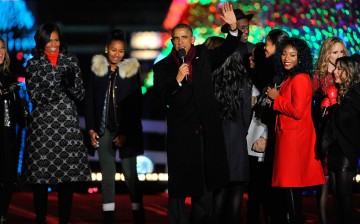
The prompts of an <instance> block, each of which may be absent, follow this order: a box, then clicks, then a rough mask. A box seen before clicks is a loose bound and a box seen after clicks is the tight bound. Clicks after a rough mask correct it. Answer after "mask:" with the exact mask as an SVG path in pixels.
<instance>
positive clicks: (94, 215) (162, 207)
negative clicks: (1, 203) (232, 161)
mask: <svg viewBox="0 0 360 224" xmlns="http://www.w3.org/2000/svg"><path fill="white" fill-rule="evenodd" d="M246 198H247V197H246V195H245V203H244V204H243V209H242V214H243V216H242V217H243V222H242V223H246V215H245V214H246ZM353 198H354V208H355V211H354V223H360V194H354V196H353ZM187 204H188V208H189V207H190V206H189V203H187ZM144 207H145V210H146V213H145V215H146V223H147V224H165V223H167V217H166V214H167V194H166V193H154V194H146V195H144ZM303 210H304V215H305V219H306V223H320V222H319V219H318V214H317V209H316V199H315V196H304V197H303ZM328 214H329V215H328V216H329V217H328V219H329V222H328V224H334V223H335V217H334V216H335V212H334V209H333V200H332V197H331V196H330V197H329V212H328ZM34 218H35V214H34V209H33V206H32V193H30V192H16V193H15V194H14V196H13V199H12V203H11V206H10V211H9V215H8V222H7V223H8V224H23V223H24V224H32V223H35V221H34ZM70 223H71V224H86V223H89V224H92V223H102V214H101V194H100V193H95V194H80V193H76V194H75V195H74V202H73V208H72V216H71V220H70ZM116 223H121V224H130V223H132V214H131V209H130V199H129V196H128V195H127V194H117V195H116ZM47 224H57V193H56V192H51V193H49V203H48V217H47Z"/></svg>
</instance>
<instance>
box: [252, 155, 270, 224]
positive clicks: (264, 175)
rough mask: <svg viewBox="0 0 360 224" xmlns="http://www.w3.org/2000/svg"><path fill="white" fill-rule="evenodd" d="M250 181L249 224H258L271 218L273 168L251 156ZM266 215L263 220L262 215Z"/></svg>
mask: <svg viewBox="0 0 360 224" xmlns="http://www.w3.org/2000/svg"><path fill="white" fill-rule="evenodd" d="M249 164H250V181H249V184H248V202H247V223H249V224H258V223H262V222H261V220H266V219H268V217H270V216H271V213H270V210H271V203H272V201H271V193H272V192H271V189H272V188H271V176H272V166H271V164H269V163H268V162H259V161H258V157H256V156H249ZM262 213H263V214H264V216H263V218H262V217H261V214H262Z"/></svg>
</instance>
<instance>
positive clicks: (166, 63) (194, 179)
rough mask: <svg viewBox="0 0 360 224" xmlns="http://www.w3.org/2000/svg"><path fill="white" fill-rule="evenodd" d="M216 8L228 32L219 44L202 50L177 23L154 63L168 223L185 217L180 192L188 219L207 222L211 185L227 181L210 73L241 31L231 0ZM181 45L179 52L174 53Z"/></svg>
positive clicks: (235, 43) (186, 28)
mask: <svg viewBox="0 0 360 224" xmlns="http://www.w3.org/2000/svg"><path fill="white" fill-rule="evenodd" d="M222 12H223V15H222V16H221V18H222V19H223V20H224V21H225V22H226V23H228V24H229V27H230V28H229V33H230V34H229V35H227V38H226V40H225V42H224V44H223V45H222V46H221V47H219V48H216V49H214V50H208V49H207V48H206V47H205V46H202V45H197V46H194V42H195V37H194V36H193V34H192V28H191V27H190V26H188V25H186V24H178V25H177V26H175V27H174V29H173V30H172V32H171V36H172V43H173V46H174V47H173V49H172V52H171V53H170V54H169V55H168V56H167V57H166V58H164V59H163V60H161V61H160V62H158V63H156V64H155V65H154V74H155V75H154V90H155V92H156V94H157V98H158V99H159V102H161V104H160V106H161V107H163V108H165V109H166V116H167V128H168V129H167V139H166V150H167V158H168V174H169V182H168V183H169V186H168V187H169V205H168V211H169V212H168V217H169V222H170V223H171V224H174V223H179V224H180V223H181V224H183V223H188V215H187V213H186V210H185V197H191V198H192V217H191V219H192V223H212V221H211V220H212V219H211V218H210V211H211V209H212V200H213V194H212V191H213V190H215V189H218V188H220V187H221V186H223V185H224V184H226V183H227V182H228V181H229V173H228V164H227V158H226V151H225V141H224V136H223V131H222V124H221V120H220V114H219V107H218V104H217V102H216V99H215V96H214V88H213V83H212V78H211V77H212V76H211V74H212V71H213V70H214V69H216V68H217V67H218V66H220V65H221V64H222V63H223V62H224V61H225V59H226V58H227V57H228V56H230V55H231V54H232V53H233V52H234V51H235V50H236V47H237V46H238V44H239V40H240V37H241V31H239V30H238V29H237V27H236V17H235V14H234V11H233V8H232V5H231V4H229V3H227V2H226V3H224V6H223V8H222ZM182 49H184V50H185V54H184V55H182V57H181V55H180V57H179V54H178V51H179V50H180V51H183V50H182Z"/></svg>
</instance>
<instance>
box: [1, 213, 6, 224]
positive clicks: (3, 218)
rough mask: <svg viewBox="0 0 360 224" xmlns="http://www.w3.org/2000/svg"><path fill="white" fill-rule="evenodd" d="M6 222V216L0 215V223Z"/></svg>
mask: <svg viewBox="0 0 360 224" xmlns="http://www.w3.org/2000/svg"><path fill="white" fill-rule="evenodd" d="M5 223H6V217H5V216H3V215H2V216H0V224H5Z"/></svg>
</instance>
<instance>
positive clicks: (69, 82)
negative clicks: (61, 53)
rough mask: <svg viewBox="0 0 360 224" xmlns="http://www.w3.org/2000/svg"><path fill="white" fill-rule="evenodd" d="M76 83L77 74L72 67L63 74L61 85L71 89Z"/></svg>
mask: <svg viewBox="0 0 360 224" xmlns="http://www.w3.org/2000/svg"><path fill="white" fill-rule="evenodd" d="M74 83H75V72H74V69H73V68H71V67H68V68H66V70H65V71H64V72H63V73H62V74H61V85H62V86H64V87H66V88H69V87H71V86H73V85H74Z"/></svg>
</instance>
